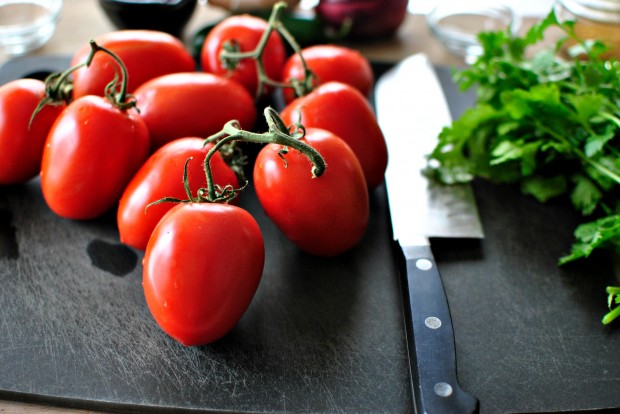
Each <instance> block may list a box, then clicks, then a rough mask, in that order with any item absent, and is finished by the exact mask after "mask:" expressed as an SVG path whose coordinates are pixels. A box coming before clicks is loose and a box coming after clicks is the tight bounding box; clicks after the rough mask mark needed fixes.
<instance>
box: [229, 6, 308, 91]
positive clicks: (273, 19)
mask: <svg viewBox="0 0 620 414" xmlns="http://www.w3.org/2000/svg"><path fill="white" fill-rule="evenodd" d="M286 7H287V4H286V2H282V1H280V2H278V3H276V4H275V5H274V6H273V9H272V12H271V15H270V16H269V20H268V22H267V29H266V30H265V32H263V35H262V36H261V38H260V40H259V42H258V44H257V45H256V48H255V49H254V50H251V51H247V52H239V51H235V50H230V49H231V45H230V44H229V45H228V46H225V47H224V48H223V49H222V50H221V52H220V59H221V60H222V61H223V62H225V64H226V66H228V64H230V63H233V64H232V65H231V66H233V67H234V63H235V62H239V61H240V60H242V59H252V60H254V61H255V62H256V71H257V77H258V87H257V90H256V96H255V98H256V99H258V98H260V97H261V96H262V95H263V92H264V88H265V85H270V86H275V87H280V88H293V89H294V90H295V92H296V94H297V95H298V96H301V95H305V94H307V93H308V92H310V91H311V90H312V88H313V85H312V84H313V81H314V79H315V78H316V76H315V75H314V73H313V72H312V71H311V70H310V68H309V67H308V65H307V63H306V60H305V59H304V57H303V55H302V54H301V48H300V46H299V44H298V43H297V41H296V40H295V38H294V36H292V35H291V33H290V32H289V31H288V30H287V29H286V27H285V26H284V25H283V24H282V22H281V21H280V16H281V14H282V12H283V11H284V9H285V8H286ZM274 30H275V31H277V32H278V33H279V34H280V35H281V36H282V37H283V38H284V40H285V41H286V42H287V43H288V44H289V46H291V48H292V49H293V52H294V53H296V54H297V55H299V57H300V59H301V63H302V65H303V68H304V78H303V79H302V80H301V82H299V81H297V80H294V81H291V82H280V81H277V80H274V79H271V78H270V77H269V76H268V75H267V72H266V71H265V65H264V63H263V55H264V53H265V49H266V47H267V43H268V42H269V37H270V36H271V33H272V32H273V31H274Z"/></svg>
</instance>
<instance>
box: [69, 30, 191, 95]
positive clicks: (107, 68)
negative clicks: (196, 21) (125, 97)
mask: <svg viewBox="0 0 620 414" xmlns="http://www.w3.org/2000/svg"><path fill="white" fill-rule="evenodd" d="M95 42H96V43H97V44H98V45H100V46H102V47H105V48H107V49H109V50H111V51H112V52H114V53H115V54H116V55H117V56H118V57H119V58H120V59H121V60H122V61H123V64H124V65H125V67H126V69H127V72H128V73H129V79H128V85H127V92H129V93H131V92H133V91H134V90H136V88H137V87H138V86H140V85H142V84H143V83H144V82H146V81H148V80H150V79H153V78H156V77H158V76H162V75H166V74H169V73H177V72H191V71H193V70H195V69H196V62H195V61H194V59H193V57H192V55H191V54H190V53H189V51H188V50H187V49H186V48H185V45H184V44H183V42H181V41H180V40H179V39H177V38H176V37H174V36H172V35H170V34H168V33H164V32H159V31H155V30H117V31H113V32H109V33H105V34H103V35H101V36H99V37H97V38H95ZM89 53H90V47H89V45H84V46H83V47H81V48H80V49H79V50H78V51H77V52H76V53H75V54H74V55H73V58H72V60H71V66H72V67H73V66H76V65H79V64H81V63H83V62H85V61H86V59H87V57H88V54H89ZM116 65H117V64H116V63H115V62H114V60H113V59H112V57H110V56H108V55H106V54H98V55H96V56H95V57H94V59H93V61H92V62H91V64H90V66H89V67H88V68H85V67H84V68H80V69H78V70H76V71H75V72H73V97H74V98H79V97H81V96H85V95H100V96H103V95H104V92H105V88H106V85H107V84H109V83H110V82H111V81H112V80H113V79H114V77H115V76H116V69H117V66H116Z"/></svg>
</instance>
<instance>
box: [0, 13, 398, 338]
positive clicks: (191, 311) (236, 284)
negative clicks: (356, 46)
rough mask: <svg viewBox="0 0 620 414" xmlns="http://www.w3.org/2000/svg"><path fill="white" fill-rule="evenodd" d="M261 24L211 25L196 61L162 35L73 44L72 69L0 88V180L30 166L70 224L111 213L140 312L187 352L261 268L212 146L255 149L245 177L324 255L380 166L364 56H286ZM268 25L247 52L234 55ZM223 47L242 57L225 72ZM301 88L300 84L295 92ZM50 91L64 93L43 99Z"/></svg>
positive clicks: (268, 207)
mask: <svg viewBox="0 0 620 414" xmlns="http://www.w3.org/2000/svg"><path fill="white" fill-rule="evenodd" d="M269 27H270V26H269V24H268V22H267V21H265V20H263V19H260V18H258V17H253V16H249V15H243V16H231V17H229V18H227V19H225V20H223V21H222V22H221V23H219V24H218V25H217V26H215V27H214V29H213V30H212V31H211V32H210V33H209V34H208V36H207V37H206V39H205V42H204V46H203V48H202V52H201V56H200V59H199V60H200V62H199V63H200V70H197V65H196V59H194V58H193V57H192V56H191V54H190V53H189V52H188V50H186V48H185V47H184V45H183V44H182V43H181V42H180V41H179V40H178V39H176V38H174V37H172V36H169V35H167V34H165V33H160V32H154V31H137V30H125V31H115V32H111V33H108V34H105V35H103V36H100V37H99V38H97V39H95V40H94V41H91V43H90V44H88V45H85V46H84V48H82V49H81V50H79V51H77V52H76V53H75V56H74V57H73V61H72V69H71V70H69V71H67V72H66V73H65V74H58V75H56V76H53V77H50V79H49V80H48V82H47V84H44V83H43V82H41V81H38V80H34V79H20V80H17V81H13V82H11V83H8V84H5V85H2V86H1V87H0V121H1V122H0V154H2V155H1V158H0V184H5V185H6V184H16V183H22V182H25V181H28V180H30V179H32V178H33V177H35V176H37V175H40V182H41V190H42V194H43V197H44V199H45V201H46V203H47V204H48V206H49V207H50V209H51V210H52V211H54V212H55V213H56V214H58V215H59V216H61V217H64V218H67V219H76V220H88V219H93V218H95V217H98V216H100V215H102V214H104V213H106V212H108V211H110V210H112V209H117V222H118V229H119V233H120V238H121V241H122V242H123V243H126V244H127V245H130V246H132V247H134V248H136V249H140V250H144V251H145V254H144V260H143V287H144V293H145V297H146V300H147V304H148V306H149V309H150V310H151V313H152V314H153V316H154V318H155V320H156V321H157V323H158V324H159V325H160V327H161V328H162V329H163V330H164V331H165V332H167V333H168V334H169V335H170V336H172V337H173V338H175V339H176V340H178V341H179V342H181V343H183V344H185V345H200V344H205V343H209V342H212V341H215V340H217V339H219V338H220V337H222V336H223V335H225V334H226V333H227V332H228V331H229V330H230V329H232V327H233V326H234V325H235V324H236V323H237V322H238V320H239V319H240V318H241V316H242V315H243V313H244V312H245V310H246V309H247V307H248V305H249V303H250V301H251V300H252V297H253V295H254V293H255V291H256V289H257V287H258V284H259V281H260V279H261V277H262V272H263V265H264V259H265V246H264V242H263V238H262V235H261V231H260V228H259V226H258V224H257V223H256V221H255V220H254V218H253V217H252V216H251V215H250V213H248V212H247V211H245V210H243V209H242V208H240V207H238V206H237V205H236V203H235V199H234V198H233V196H236V195H237V193H239V188H240V187H242V186H243V185H244V181H245V178H241V177H240V175H239V174H238V170H237V169H235V168H234V165H231V163H230V160H229V154H227V153H225V152H224V151H221V149H223V148H224V145H220V144H222V142H223V141H224V140H228V141H230V142H231V143H232V142H234V141H236V140H241V141H243V140H248V141H254V142H259V143H262V144H263V145H262V147H261V149H260V152H259V153H258V155H257V156H256V160H255V163H254V169H253V172H252V177H251V182H252V184H251V185H252V186H253V188H254V190H255V191H256V194H257V197H258V199H259V201H260V203H261V205H262V207H263V208H264V210H265V212H266V214H267V216H268V217H270V219H271V220H273V222H274V223H275V224H276V225H277V226H278V227H279V228H280V229H281V230H282V232H283V233H284V234H286V236H287V237H288V238H289V239H290V240H291V241H292V242H294V243H295V244H297V245H298V246H299V247H300V248H301V249H303V250H305V251H307V252H309V253H311V254H316V255H321V256H334V255H338V254H340V253H342V252H344V251H346V250H348V249H350V248H352V247H353V246H355V245H356V243H357V242H358V241H359V240H360V239H361V237H362V236H363V234H364V232H365V229H366V226H367V222H368V215H369V196H368V194H369V190H370V189H372V188H374V187H376V186H377V185H378V184H379V183H380V182H381V181H382V179H383V173H384V171H385V167H386V164H387V152H386V148H385V142H384V139H383V135H382V133H381V131H380V129H379V127H378V125H377V122H376V120H375V117H374V113H373V111H372V109H371V106H370V104H369V102H368V101H367V95H368V93H369V91H370V89H371V87H372V84H373V74H372V71H371V68H370V65H369V63H368V61H367V60H366V59H365V58H364V57H363V56H362V55H360V54H359V53H358V52H356V51H354V50H352V49H348V48H345V47H341V46H334V45H317V46H311V47H308V48H306V49H303V50H302V51H301V55H302V56H303V60H302V59H300V54H299V53H298V54H293V55H291V56H287V53H286V48H285V44H284V42H283V40H282V36H281V35H280V32H278V31H277V30H270V29H269ZM265 33H268V41H267V42H266V43H264V42H263V43H264V44H263V46H264V49H262V50H261V51H260V53H259V55H258V58H256V57H243V56H244V55H243V53H247V52H248V51H252V50H256V48H257V45H259V44H260V43H261V39H262V38H263V35H264V34H265ZM265 39H267V37H266V38H265ZM223 49H226V50H229V51H231V54H232V55H235V53H237V54H241V55H242V57H243V58H241V59H238V60H237V61H236V62H233V63H232V66H231V64H230V62H223V59H222V50H223ZM84 62H88V65H85V64H84ZM308 69H310V70H311V71H312V73H313V74H314V76H312V77H311V82H308V79H306V78H304V76H305V75H307V74H308V73H310V72H309V71H308ZM258 72H262V73H263V74H266V75H267V77H265V78H264V79H265V82H263V81H262V80H259V77H258V76H257V73H258ZM296 79H299V80H296ZM67 80H70V82H67ZM293 84H295V85H297V86H296V87H295V88H293V87H289V86H288V85H293ZM302 84H305V87H306V89H309V90H307V91H306V93H307V94H306V95H305V96H302V97H298V98H295V95H294V90H298V91H299V90H300V87H301V86H300V85H302ZM302 86H303V85H302ZM276 90H280V91H281V92H282V93H283V95H284V97H285V100H286V102H287V104H286V106H285V108H284V109H283V110H282V111H281V112H280V113H279V114H278V113H277V112H275V111H274V110H272V109H270V108H267V109H266V110H265V114H266V116H267V118H268V119H267V124H268V125H269V131H266V132H263V133H259V132H251V131H252V129H253V128H254V126H255V125H256V123H257V122H256V121H257V117H258V111H257V104H256V103H257V102H259V101H261V99H260V98H261V97H264V95H265V94H269V93H272V92H274V91H276ZM63 92H64V96H65V98H66V97H69V99H65V100H64V101H62V102H58V101H54V100H53V98H51V97H50V96H51V95H54V94H57V95H58V94H60V95H63ZM42 100H44V101H45V102H47V103H46V104H45V105H43V106H42V107H41V105H40V104H41V102H42ZM48 101H52V102H48ZM38 106H39V108H38V109H37V107H38ZM33 113H34V115H33ZM293 125H297V126H293ZM225 126H226V128H224V127H225ZM223 128H224V129H223ZM227 128H228V129H227ZM208 137H211V138H208ZM317 154H318V155H317ZM313 157H314V158H313ZM317 160H319V161H320V163H319V164H321V165H320V167H321V168H317ZM313 164H314V167H313ZM319 170H320V171H319ZM319 175H320V176H319ZM240 196H241V197H243V194H242V193H241V195H240ZM158 200H159V201H164V202H158ZM169 200H175V201H178V202H176V203H171V202H165V201H169Z"/></svg>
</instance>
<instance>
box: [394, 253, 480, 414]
mask: <svg viewBox="0 0 620 414" xmlns="http://www.w3.org/2000/svg"><path fill="white" fill-rule="evenodd" d="M402 252H403V255H404V259H405V268H406V274H405V275H403V276H406V277H403V280H402V283H403V293H404V297H405V298H404V299H405V300H404V306H405V314H406V317H405V320H406V321H407V329H406V330H407V346H408V349H409V365H410V370H411V372H410V373H411V379H412V388H413V390H412V392H413V398H414V402H415V406H416V412H417V413H419V414H457V413H458V414H464V413H477V412H478V400H477V399H476V398H475V397H473V396H471V395H470V394H467V393H466V392H465V391H463V390H462V389H461V387H460V385H459V384H458V381H457V376H456V352H455V347H454V332H453V330H452V319H451V318H450V309H449V307H448V300H447V298H446V293H445V290H444V287H443V283H442V281H441V275H440V274H439V269H438V268H437V264H436V263H435V258H434V257H433V253H432V251H431V248H430V246H428V245H426V246H415V247H406V248H402Z"/></svg>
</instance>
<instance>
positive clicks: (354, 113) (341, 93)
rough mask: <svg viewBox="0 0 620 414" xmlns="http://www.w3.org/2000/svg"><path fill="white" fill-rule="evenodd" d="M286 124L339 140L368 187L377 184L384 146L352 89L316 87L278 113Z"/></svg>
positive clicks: (372, 116)
mask: <svg viewBox="0 0 620 414" xmlns="http://www.w3.org/2000/svg"><path fill="white" fill-rule="evenodd" d="M281 116H282V120H283V121H284V122H285V123H286V124H292V123H295V122H299V121H300V122H301V124H302V125H304V126H305V127H308V128H322V129H326V130H328V131H331V132H333V133H334V134H336V135H337V136H339V137H340V138H342V139H343V140H344V141H345V142H346V143H347V144H348V145H349V146H350V147H351V149H352V150H353V152H354V153H355V155H356V156H357V158H358V159H359V161H360V164H361V165H362V170H363V171H364V176H365V178H366V182H367V184H368V188H374V187H376V186H378V185H379V184H381V182H382V181H383V175H384V174H385V169H386V167H387V160H388V155H387V147H386V144H385V138H384V137H383V132H382V131H381V128H380V127H379V124H378V123H377V119H376V117H375V114H374V112H373V110H372V107H371V106H370V103H369V102H368V100H366V98H364V96H363V95H362V94H361V93H360V92H359V91H358V90H356V89H355V88H353V87H351V86H349V85H346V84H343V83H340V82H328V83H325V84H323V85H320V86H319V87H318V88H316V89H315V90H314V91H312V92H311V93H309V94H308V95H306V96H302V97H300V98H297V99H295V100H294V101H293V102H291V103H290V104H288V105H287V106H286V107H285V108H284V110H283V111H282V113H281Z"/></svg>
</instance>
